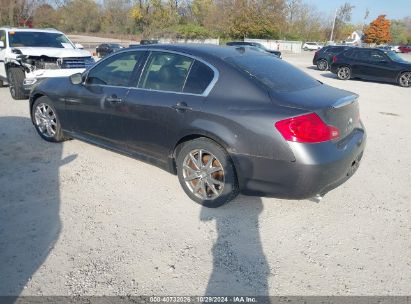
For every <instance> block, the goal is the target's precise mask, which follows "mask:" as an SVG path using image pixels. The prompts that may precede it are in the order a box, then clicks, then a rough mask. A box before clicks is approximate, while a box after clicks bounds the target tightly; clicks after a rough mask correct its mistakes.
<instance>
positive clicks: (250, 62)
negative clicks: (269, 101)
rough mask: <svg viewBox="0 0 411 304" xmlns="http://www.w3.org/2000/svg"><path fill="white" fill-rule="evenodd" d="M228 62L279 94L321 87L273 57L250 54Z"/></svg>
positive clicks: (232, 58)
mask: <svg viewBox="0 0 411 304" xmlns="http://www.w3.org/2000/svg"><path fill="white" fill-rule="evenodd" d="M226 61H227V62H228V63H230V64H232V65H234V66H235V67H236V68H238V69H240V70H242V71H244V72H246V73H247V74H249V75H251V76H252V77H253V78H255V79H257V80H259V81H260V82H262V83H263V84H265V85H267V86H268V87H270V88H271V89H273V90H275V91H278V92H288V91H297V90H303V89H308V88H312V87H315V86H319V85H321V83H320V82H319V81H317V80H315V79H314V78H312V77H311V76H309V75H307V74H306V73H304V72H302V71H300V70H299V69H297V68H296V67H294V66H292V65H291V64H289V63H287V62H285V61H283V60H281V59H276V58H274V57H273V56H271V55H264V54H261V55H260V54H257V55H255V54H253V55H250V54H248V55H244V56H236V57H229V58H226Z"/></svg>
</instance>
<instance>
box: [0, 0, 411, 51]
mask: <svg viewBox="0 0 411 304" xmlns="http://www.w3.org/2000/svg"><path fill="white" fill-rule="evenodd" d="M354 9H355V7H354V6H353V5H351V4H350V3H348V2H347V3H345V4H343V5H342V6H341V7H339V8H338V9H337V11H336V14H335V26H334V31H333V40H334V41H341V40H345V39H346V38H347V36H348V35H350V34H351V33H352V32H353V31H354V30H358V29H360V30H363V29H367V28H368V27H369V26H366V25H365V20H366V19H367V15H368V14H369V12H368V11H367V12H366V14H365V17H364V22H363V23H361V24H353V23H352V22H351V15H352V12H353V10H354ZM333 22H334V14H324V12H321V11H319V10H318V9H317V7H315V6H313V5H310V4H307V3H305V2H303V0H98V1H96V0H0V24H1V25H10V26H24V25H26V26H35V27H52V28H58V29H59V30H62V31H64V32H68V33H99V34H111V35H136V36H138V37H137V38H145V39H148V38H160V37H168V38H186V39H190V38H197V39H202V38H216V37H219V38H222V39H242V38H244V37H247V38H267V39H288V40H302V41H328V40H329V39H330V35H331V31H332V26H333ZM378 24H381V22H379V23H378ZM371 25H372V24H371ZM371 25H370V26H371ZM384 26H386V24H385V25H384ZM388 26H389V31H390V35H389V38H390V40H391V41H392V42H393V43H410V42H411V17H407V18H404V19H403V20H390V22H389V25H388ZM376 30H377V31H378V28H377V29H376Z"/></svg>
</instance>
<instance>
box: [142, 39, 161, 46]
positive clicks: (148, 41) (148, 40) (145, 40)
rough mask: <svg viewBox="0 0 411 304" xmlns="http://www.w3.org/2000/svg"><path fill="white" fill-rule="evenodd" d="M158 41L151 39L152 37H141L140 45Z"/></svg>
mask: <svg viewBox="0 0 411 304" xmlns="http://www.w3.org/2000/svg"><path fill="white" fill-rule="evenodd" d="M158 43H159V41H158V40H153V39H151V40H150V39H142V40H140V44H141V45H147V44H158Z"/></svg>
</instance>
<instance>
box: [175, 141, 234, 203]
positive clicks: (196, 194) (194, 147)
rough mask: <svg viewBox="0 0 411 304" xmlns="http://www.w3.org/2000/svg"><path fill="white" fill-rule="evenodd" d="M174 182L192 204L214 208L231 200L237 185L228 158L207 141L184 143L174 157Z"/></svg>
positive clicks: (222, 150) (224, 152) (215, 145)
mask: <svg viewBox="0 0 411 304" xmlns="http://www.w3.org/2000/svg"><path fill="white" fill-rule="evenodd" d="M177 174H178V179H179V181H180V184H181V186H182V188H183V189H184V191H185V193H186V194H187V195H188V196H189V197H190V198H191V199H192V200H193V201H195V202H196V203H198V204H200V205H203V206H205V207H209V208H216V207H219V206H221V205H224V204H225V203H228V202H229V201H231V200H232V199H234V198H235V197H236V196H237V194H238V182H237V176H236V173H235V168H234V165H233V163H232V161H231V158H230V157H229V155H228V154H227V152H226V151H225V150H224V148H223V147H221V146H220V145H218V144H217V143H215V142H214V141H212V140H210V139H208V138H198V139H195V140H192V141H189V142H187V143H184V144H183V146H182V147H181V150H180V151H179V152H178V156H177Z"/></svg>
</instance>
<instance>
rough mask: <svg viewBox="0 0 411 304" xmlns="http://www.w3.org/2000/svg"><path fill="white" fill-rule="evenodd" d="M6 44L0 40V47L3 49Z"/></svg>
mask: <svg viewBox="0 0 411 304" xmlns="http://www.w3.org/2000/svg"><path fill="white" fill-rule="evenodd" d="M5 47H6V46H5V45H4V41H0V49H4V48H5Z"/></svg>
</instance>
